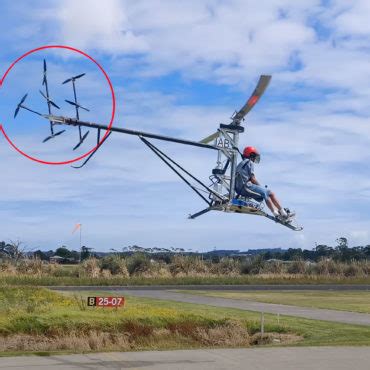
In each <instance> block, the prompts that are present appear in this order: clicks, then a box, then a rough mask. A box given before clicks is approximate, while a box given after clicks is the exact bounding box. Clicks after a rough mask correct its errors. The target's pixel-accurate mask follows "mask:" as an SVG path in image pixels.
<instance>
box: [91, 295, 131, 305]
mask: <svg viewBox="0 0 370 370" xmlns="http://www.w3.org/2000/svg"><path fill="white" fill-rule="evenodd" d="M87 305H88V306H90V307H124V306H125V297H87Z"/></svg>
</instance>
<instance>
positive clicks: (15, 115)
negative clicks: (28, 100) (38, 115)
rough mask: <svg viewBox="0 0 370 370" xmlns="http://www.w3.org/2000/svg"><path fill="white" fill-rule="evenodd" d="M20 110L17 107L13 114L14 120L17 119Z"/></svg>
mask: <svg viewBox="0 0 370 370" xmlns="http://www.w3.org/2000/svg"><path fill="white" fill-rule="evenodd" d="M20 108H21V107H20V106H19V105H18V107H17V109H16V110H15V112H14V118H15V117H17V115H18V112H19V109H20Z"/></svg>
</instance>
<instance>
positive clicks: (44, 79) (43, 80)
mask: <svg viewBox="0 0 370 370" xmlns="http://www.w3.org/2000/svg"><path fill="white" fill-rule="evenodd" d="M46 71H47V68H46V60H45V59H44V78H43V79H42V84H43V85H45V84H46Z"/></svg>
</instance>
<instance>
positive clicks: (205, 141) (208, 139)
mask: <svg viewBox="0 0 370 370" xmlns="http://www.w3.org/2000/svg"><path fill="white" fill-rule="evenodd" d="M218 134H219V132H218V131H217V132H215V133H213V134H212V135H209V136H207V137H206V138H204V139H203V140H201V141H199V142H200V143H202V144H208V143H209V142H211V141H213V140H214V139H216V137H217V136H218Z"/></svg>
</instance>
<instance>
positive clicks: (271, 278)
mask: <svg viewBox="0 0 370 370" xmlns="http://www.w3.org/2000/svg"><path fill="white" fill-rule="evenodd" d="M0 284H7V285H15V286H24V285H28V286H73V285H74V286H84V285H95V286H109V285H120V286H124V285H127V286H140V285H201V284H206V285H241V284H297V285H298V284H370V277H346V278H345V277H340V276H328V277H326V276H317V275H316V276H309V275H299V274H296V275H286V274H285V275H273V274H267V275H243V276H237V277H231V276H220V277H207V276H204V277H203V276H198V277H170V278H143V277H130V278H122V277H109V278H103V277H98V278H87V277H80V278H79V277H73V276H58V277H56V276H36V275H20V274H19V275H0Z"/></svg>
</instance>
